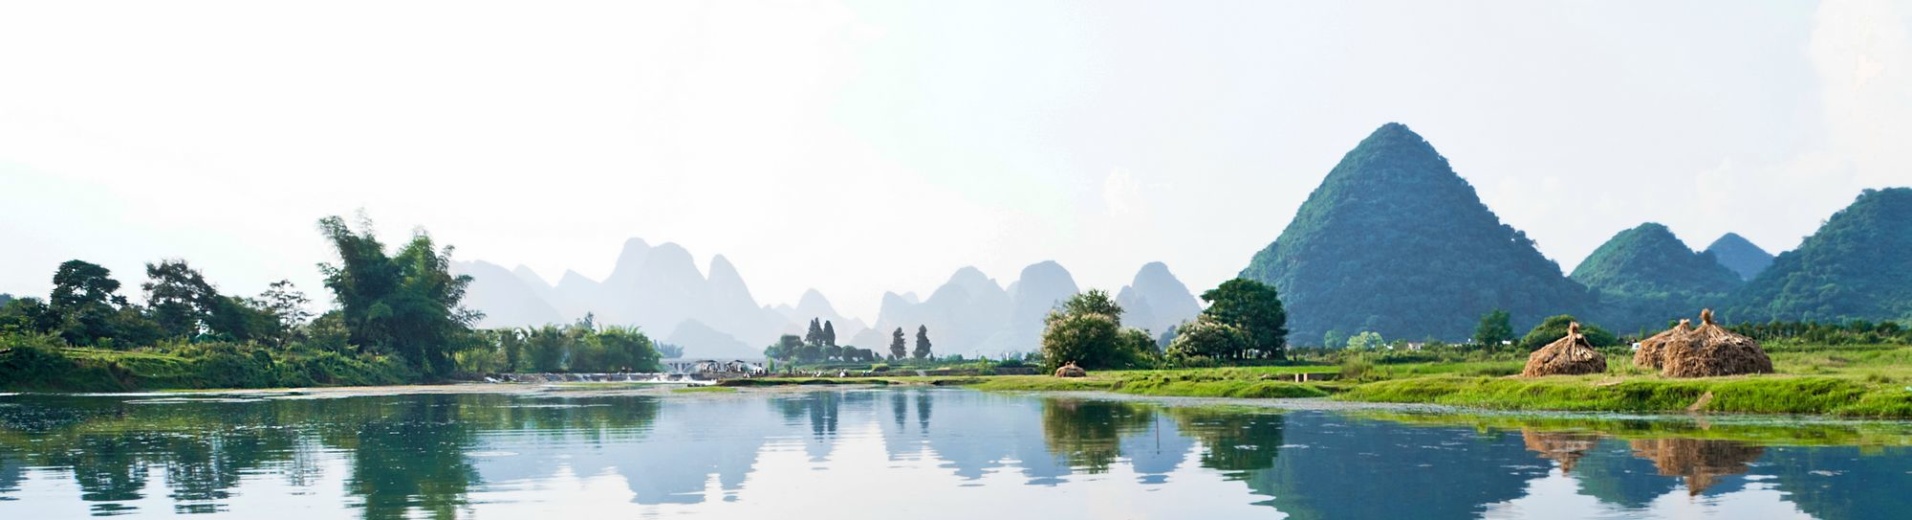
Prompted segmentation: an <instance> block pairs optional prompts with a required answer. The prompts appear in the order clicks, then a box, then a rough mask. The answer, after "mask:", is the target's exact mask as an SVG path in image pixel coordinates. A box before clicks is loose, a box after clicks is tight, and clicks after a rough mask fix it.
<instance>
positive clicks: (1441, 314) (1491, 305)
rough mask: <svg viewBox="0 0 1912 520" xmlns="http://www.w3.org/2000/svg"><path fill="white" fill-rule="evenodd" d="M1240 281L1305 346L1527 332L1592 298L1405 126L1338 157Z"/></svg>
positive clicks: (1371, 138)
mask: <svg viewBox="0 0 1912 520" xmlns="http://www.w3.org/2000/svg"><path fill="white" fill-rule="evenodd" d="M1563 203H1571V202H1570V201H1563ZM1241 274H1242V276H1243V277H1247V278H1252V279H1255V280H1259V281H1261V282H1264V283H1271V284H1274V286H1275V287H1276V289H1278V290H1279V291H1281V299H1282V302H1283V303H1284V305H1285V306H1286V307H1287V308H1288V313H1289V314H1288V329H1289V331H1290V338H1291V340H1290V341H1293V342H1296V343H1299V344H1315V343H1317V342H1319V341H1320V338H1322V337H1323V335H1324V334H1325V333H1327V332H1329V331H1337V332H1341V333H1346V334H1352V333H1355V332H1359V331H1374V332H1379V333H1381V334H1382V335H1383V336H1385V337H1390V338H1404V339H1421V338H1426V337H1430V336H1432V337H1434V338H1436V339H1441V340H1447V341H1455V340H1460V339H1463V338H1466V337H1468V336H1469V335H1470V334H1471V333H1472V332H1473V329H1474V327H1475V325H1476V324H1477V323H1478V322H1479V319H1480V316H1481V315H1482V314H1485V313H1487V312H1490V311H1492V310H1494V309H1505V310H1507V311H1508V312H1509V313H1511V314H1512V315H1513V317H1514V320H1515V322H1516V323H1515V325H1516V327H1518V328H1519V330H1525V328H1526V327H1528V326H1532V325H1533V324H1535V323H1539V322H1540V320H1541V319H1542V318H1545V317H1546V316H1549V315H1554V314H1563V313H1575V312H1578V311H1580V310H1581V309H1582V308H1583V307H1584V306H1585V304H1586V303H1587V301H1588V300H1589V293H1588V291H1587V290H1586V288H1584V287H1582V286H1580V284H1577V283H1574V282H1573V281H1571V280H1568V279H1567V278H1566V277H1565V276H1562V275H1561V273H1560V267H1559V266H1558V265H1556V264H1554V263H1553V261H1551V260H1548V259H1547V258H1546V257H1544V256H1541V254H1540V252H1539V251H1538V250H1536V249H1534V243H1533V241H1532V240H1530V239H1528V238H1527V235H1526V234H1525V233H1522V232H1520V231H1517V230H1515V229H1514V228H1513V227H1511V226H1508V225H1506V224H1502V223H1501V222H1500V218H1499V217H1496V216H1494V213H1493V212H1492V211H1489V210H1488V209H1487V206H1485V205H1482V204H1481V202H1480V197H1479V196H1477V195H1476V194H1475V192H1474V187H1473V186H1472V185H1469V184H1468V183H1467V181H1465V180H1462V179H1461V178H1460V176H1459V175H1456V174H1455V173H1454V170H1453V168H1451V167H1449V166H1448V164H1447V159H1446V158H1443V157H1441V155H1440V153H1438V152H1435V151H1434V147H1433V146H1432V145H1429V144H1428V143H1427V141H1426V140H1423V139H1422V138H1421V136H1419V135H1416V134H1415V133H1414V132H1413V131H1411V130H1408V128H1407V127H1406V126H1403V125H1401V124H1399V123H1389V124H1387V125H1385V126H1382V127H1381V128H1380V129H1379V130H1375V131H1374V133H1373V134H1372V135H1369V136H1368V137H1367V139H1363V140H1362V141H1361V144H1360V145H1358V146H1356V147H1355V148H1354V150H1352V151H1349V152H1348V154H1347V155H1346V156H1343V157H1342V158H1341V163H1340V164H1338V165H1336V166H1335V167H1334V170H1333V171H1330V172H1328V178H1327V179H1326V180H1324V181H1322V183H1321V186H1320V187H1317V188H1315V191H1314V193H1312V194H1310V195H1309V196H1308V201H1307V202H1305V203H1303V204H1302V205H1301V209H1300V211H1297V212H1296V213H1295V218H1294V220H1293V221H1291V222H1289V224H1288V227H1287V229H1284V230H1282V232H1281V236H1280V238H1278V239H1276V240H1275V242H1274V243H1273V244H1270V245H1269V246H1268V247H1267V248H1266V249H1263V250H1261V252H1259V253H1256V254H1255V257H1254V259H1253V261H1251V262H1250V263H1249V265H1248V268H1247V269H1244V270H1243V271H1242V273H1241Z"/></svg>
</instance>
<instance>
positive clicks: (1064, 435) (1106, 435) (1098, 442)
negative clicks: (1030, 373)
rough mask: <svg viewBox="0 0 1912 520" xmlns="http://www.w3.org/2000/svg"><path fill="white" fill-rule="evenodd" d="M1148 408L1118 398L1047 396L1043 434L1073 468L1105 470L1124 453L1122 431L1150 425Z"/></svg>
mask: <svg viewBox="0 0 1912 520" xmlns="http://www.w3.org/2000/svg"><path fill="white" fill-rule="evenodd" d="M1153 418H1154V414H1153V412H1151V411H1150V410H1149V408H1148V407H1145V406H1140V405H1134V404H1129V403H1122V402H1116V401H1094V400H1080V399H1045V400H1043V403H1042V435H1043V440H1044V441H1045V442H1046V444H1048V446H1049V452H1050V453H1054V454H1056V455H1057V456H1060V457H1062V458H1063V459H1064V460H1067V461H1068V462H1069V465H1070V466H1071V467H1076V468H1081V469H1083V470H1085V471H1087V472H1089V473H1103V472H1107V471H1108V470H1109V465H1110V464H1111V463H1114V462H1115V459H1116V457H1118V456H1120V455H1121V440H1122V434H1124V433H1129V432H1134V431H1137V430H1140V429H1142V428H1146V427H1147V426H1148V424H1149V421H1150V420H1152V419H1153Z"/></svg>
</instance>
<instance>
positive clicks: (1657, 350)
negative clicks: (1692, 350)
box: [1633, 320, 1693, 370]
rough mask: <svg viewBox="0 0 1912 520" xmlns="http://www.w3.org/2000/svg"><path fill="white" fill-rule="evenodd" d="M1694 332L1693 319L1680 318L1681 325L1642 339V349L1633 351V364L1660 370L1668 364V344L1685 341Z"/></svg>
mask: <svg viewBox="0 0 1912 520" xmlns="http://www.w3.org/2000/svg"><path fill="white" fill-rule="evenodd" d="M1691 334H1693V322H1692V320H1680V324H1679V325H1674V326H1673V328H1670V329H1666V332H1661V333H1659V334H1654V335H1653V337H1650V338H1647V339H1643V340H1640V349H1639V350H1635V351H1633V366H1636V367H1640V368H1645V369H1650V370H1659V369H1660V367H1662V366H1664V365H1665V364H1666V346H1667V345H1669V344H1674V343H1684V342H1685V341H1686V337H1687V336H1688V335H1691Z"/></svg>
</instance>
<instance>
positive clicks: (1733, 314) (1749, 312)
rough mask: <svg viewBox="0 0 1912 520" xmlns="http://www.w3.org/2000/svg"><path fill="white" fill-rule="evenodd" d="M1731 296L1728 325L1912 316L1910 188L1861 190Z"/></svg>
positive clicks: (1887, 318)
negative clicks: (1797, 246) (1844, 207)
mask: <svg viewBox="0 0 1912 520" xmlns="http://www.w3.org/2000/svg"><path fill="white" fill-rule="evenodd" d="M1733 299H1734V301H1735V302H1737V303H1736V304H1735V305H1733V306H1731V307H1729V308H1728V312H1726V313H1724V314H1722V316H1721V317H1722V318H1724V319H1726V320H1730V321H1735V322H1737V321H1767V320H1774V319H1777V320H1782V321H1795V320H1799V321H1805V320H1812V321H1820V322H1838V321H1845V320H1849V319H1865V320H1873V321H1880V320H1912V188H1890V189H1883V190H1866V191H1865V192H1864V193H1862V194H1860V195H1859V199H1858V200H1856V201H1854V202H1853V203H1852V205H1851V206H1847V207H1846V209H1843V210H1840V211H1839V212H1838V213H1835V214H1833V215H1832V218H1831V219H1828V220H1826V224H1825V225H1824V226H1820V227H1819V231H1817V232H1814V233H1813V234H1812V236H1810V237H1806V241H1805V242H1802V243H1800V244H1799V248H1798V249H1794V250H1792V251H1788V252H1786V253H1783V254H1780V255H1779V257H1778V258H1775V259H1773V265H1772V267H1769V268H1767V269H1766V270H1765V272H1762V273H1760V274H1759V276H1758V277H1755V278H1753V280H1752V281H1750V282H1747V283H1746V287H1744V288H1742V289H1740V291H1739V292H1738V293H1737V294H1735V295H1734V298H1733Z"/></svg>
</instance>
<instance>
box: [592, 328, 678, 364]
mask: <svg viewBox="0 0 1912 520" xmlns="http://www.w3.org/2000/svg"><path fill="white" fill-rule="evenodd" d="M591 339H592V342H593V343H595V344H596V345H597V346H598V347H599V349H600V350H602V351H603V355H602V358H601V359H602V361H601V362H600V363H599V364H598V365H597V366H593V367H589V368H590V370H591V371H593V372H656V371H658V370H659V369H661V368H662V367H663V365H662V364H660V363H658V361H660V360H661V359H662V356H660V355H658V352H657V347H656V346H654V344H653V343H651V338H650V337H648V336H645V335H644V332H643V331H641V330H638V328H637V327H618V326H610V327H604V329H603V330H600V331H597V333H596V334H595V335H593V336H592V337H591Z"/></svg>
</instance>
